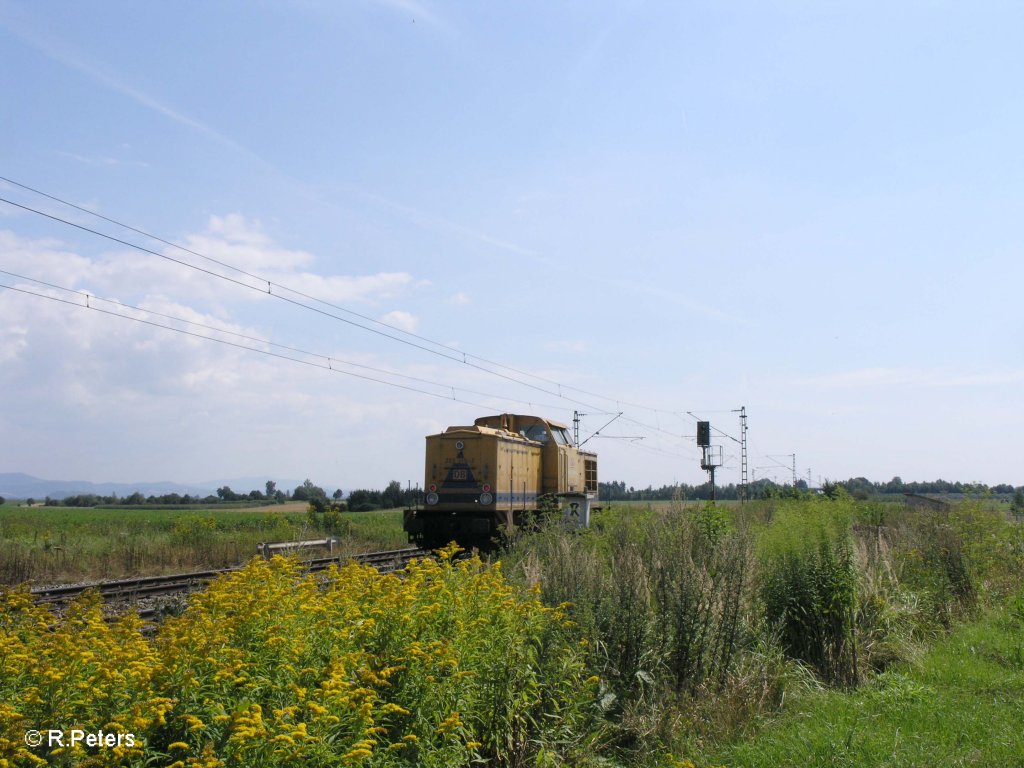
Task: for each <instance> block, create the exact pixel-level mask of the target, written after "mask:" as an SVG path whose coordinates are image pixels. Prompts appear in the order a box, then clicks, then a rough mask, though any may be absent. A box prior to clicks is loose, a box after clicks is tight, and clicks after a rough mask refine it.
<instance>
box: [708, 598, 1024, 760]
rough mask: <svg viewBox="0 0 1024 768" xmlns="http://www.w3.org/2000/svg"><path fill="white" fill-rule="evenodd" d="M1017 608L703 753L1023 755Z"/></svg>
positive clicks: (792, 705) (1023, 647) (790, 707)
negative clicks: (860, 684)
mask: <svg viewBox="0 0 1024 768" xmlns="http://www.w3.org/2000/svg"><path fill="white" fill-rule="evenodd" d="M1022 618H1024V613H1019V614H1017V615H1014V614H1013V613H1011V611H1010V610H1009V609H1005V608H1004V609H1000V610H993V611H991V612H989V613H988V614H986V615H985V616H984V617H983V618H981V619H979V620H977V621H974V622H972V623H970V624H967V625H963V626H961V627H960V628H958V629H957V630H956V631H955V632H954V633H953V634H952V635H950V636H948V637H947V638H945V639H943V640H941V641H939V642H938V643H936V644H935V645H934V646H933V647H932V648H931V649H930V650H929V651H928V652H927V653H926V654H925V655H924V656H923V657H922V658H921V659H920V661H919V662H918V663H917V664H914V665H909V664H901V665H897V666H894V667H893V668H891V669H890V670H888V671H886V672H885V673H883V674H881V675H878V676H877V677H876V678H875V679H874V680H872V681H871V683H869V684H868V685H866V686H864V687H863V688H861V689H858V690H856V691H854V692H843V691H836V690H828V691H825V690H819V691H813V692H810V693H805V694H803V695H801V696H798V697H797V698H796V699H795V700H792V701H790V702H789V703H788V704H787V705H786V706H785V707H784V709H783V711H782V713H781V714H780V715H779V716H777V717H775V718H771V719H766V720H765V721H763V722H761V723H760V724H759V725H758V727H757V728H756V729H754V730H753V732H751V733H749V734H748V735H747V736H746V737H745V738H744V739H742V740H741V741H738V742H736V743H734V744H732V745H730V746H728V747H725V748H719V749H712V750H709V751H708V753H707V754H705V755H703V756H702V759H703V760H708V761H709V762H714V763H724V764H726V765H729V766H749V767H750V768H755V767H757V766H801V768H803V766H850V767H851V768H852V767H853V766H857V768H862V767H868V768H869V767H870V766H886V767H887V768H900V767H901V766H906V767H907V768H909V767H910V766H1022V765H1024V621H1022Z"/></svg>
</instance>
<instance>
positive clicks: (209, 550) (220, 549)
mask: <svg viewBox="0 0 1024 768" xmlns="http://www.w3.org/2000/svg"><path fill="white" fill-rule="evenodd" d="M343 522H344V529H345V531H346V532H347V534H348V535H346V536H343V537H342V538H343V549H344V550H345V551H347V552H353V553H354V552H359V551H367V550H373V549H393V548H397V547H401V546H405V536H404V534H403V532H402V528H401V525H402V524H401V512H400V511H398V510H390V511H381V512H352V513H343ZM323 535H324V533H323V532H322V531H320V530H319V528H318V527H317V526H315V525H314V524H313V522H311V520H310V517H309V515H308V514H307V511H306V505H304V504H294V505H285V506H283V507H280V508H271V509H263V510H249V509H231V510H221V509H187V510H177V509H151V510H141V509H136V510H125V509H114V508H109V509H103V508H96V509H90V508H62V507H33V508H28V507H12V506H10V505H6V506H4V507H2V508H0V583H6V584H17V583H21V582H23V581H28V580H34V581H36V582H49V583H55V582H62V581H77V580H88V579H101V578H117V577H121V576H134V575H139V574H155V573H165V572H173V571H180V570H190V569H198V568H219V567H224V566H229V565H234V564H237V563H239V562H244V561H245V560H247V559H248V558H249V557H251V556H252V555H253V554H254V553H255V551H256V545H257V544H258V543H259V542H263V541H293V540H298V539H309V538H321V537H322V536H323Z"/></svg>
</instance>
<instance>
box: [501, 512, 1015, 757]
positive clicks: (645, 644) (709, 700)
mask: <svg viewBox="0 0 1024 768" xmlns="http://www.w3.org/2000/svg"><path fill="white" fill-rule="evenodd" d="M1022 553H1024V535H1022V533H1021V526H1020V525H1016V524H1014V523H1012V522H1010V521H1009V520H1008V519H1006V518H1005V516H1003V515H1002V514H1001V513H1000V512H999V511H998V510H994V509H992V508H991V507H989V506H987V505H985V504H980V503H978V504H976V503H972V502H968V503H965V504H962V505H959V506H957V507H954V508H952V509H950V510H947V511H938V512H935V511H926V512H921V511H916V510H910V509H906V508H905V507H903V506H902V505H898V504H892V503H886V504H880V503H876V502H863V501H855V500H853V499H850V498H849V497H845V496H842V495H840V496H839V497H837V498H835V499H826V498H803V499H775V500H770V501H767V502H764V503H754V504H748V505H746V506H745V507H742V508H736V507H732V508H723V507H721V506H718V507H715V506H710V505H702V506H685V505H683V504H680V503H676V504H674V505H672V506H671V507H668V508H657V509H655V508H652V507H646V508H641V507H637V506H634V507H632V508H623V507H617V508H615V509H612V510H608V509H606V510H605V511H603V512H601V513H599V514H597V515H595V518H594V524H593V526H592V529H591V530H589V531H584V532H572V531H566V530H563V529H562V528H561V527H560V526H559V525H558V524H553V525H551V526H548V527H544V528H542V529H541V530H540V531H538V532H535V533H532V534H530V535H527V536H524V537H522V538H520V539H519V540H517V541H516V542H515V543H514V545H513V547H512V549H511V550H510V551H509V552H506V553H504V554H503V555H502V558H503V562H504V565H505V566H506V568H507V571H508V572H509V573H510V574H513V575H515V576H516V577H517V578H520V579H522V580H523V581H524V582H525V583H527V584H530V585H535V586H537V588H539V589H540V591H541V595H542V596H543V597H544V599H545V601H546V602H548V603H549V604H551V605H559V604H568V608H567V610H568V612H569V615H570V616H571V617H572V619H573V621H574V622H576V624H577V625H578V628H579V631H580V633H581V635H582V636H583V638H584V639H585V642H586V643H587V644H588V646H589V647H590V648H591V657H590V662H589V663H590V666H591V669H592V670H593V671H594V673H595V674H596V675H598V676H599V677H600V678H601V680H602V696H601V698H600V705H601V708H602V710H603V712H604V714H605V717H606V718H608V720H609V721H610V722H612V723H614V725H615V727H614V729H613V733H614V737H613V743H614V745H615V746H616V748H617V749H619V750H620V751H621V752H622V753H623V754H628V755H631V756H632V757H631V758H630V759H641V756H642V755H645V754H647V755H650V754H651V753H652V752H651V751H652V750H656V749H660V748H670V749H674V750H686V749H690V748H694V747H698V746H699V745H701V744H707V743H712V742H714V741H716V740H722V739H729V738H734V737H736V736H737V735H739V734H741V733H742V732H743V730H744V729H745V728H747V727H748V726H749V725H750V724H751V723H752V722H754V721H755V720H756V719H757V717H758V716H759V715H761V714H765V713H768V712H772V711H774V710H775V709H776V708H777V707H778V706H779V705H780V703H781V702H782V701H783V699H784V695H785V692H786V691H787V690H788V689H795V690H806V689H813V688H815V687H820V686H825V687H829V686H835V687H839V688H844V689H849V688H853V687H856V686H858V685H861V684H863V682H864V681H865V680H869V679H871V677H872V675H874V674H877V673H879V672H881V671H884V670H886V669H888V668H890V667H891V666H892V665H894V664H898V663H900V662H902V661H907V660H912V659H917V658H920V657H921V655H922V653H923V652H924V650H925V648H926V647H927V645H928V644H929V643H931V642H934V641H935V640H936V638H937V637H938V636H939V635H941V634H943V633H945V632H947V631H948V630H949V628H950V627H952V626H954V625H955V624H956V623H958V622H959V621H961V620H962V619H965V618H969V617H970V616H972V615H973V614H974V612H975V611H977V610H978V609H979V607H981V606H984V605H989V604H992V603H993V602H994V601H998V600H999V599H1001V597H1002V596H1005V595H1006V594H1009V593H1010V591H1012V590H1013V589H1014V588H1017V589H1019V587H1020V584H1021V579H1022V574H1024V554H1022Z"/></svg>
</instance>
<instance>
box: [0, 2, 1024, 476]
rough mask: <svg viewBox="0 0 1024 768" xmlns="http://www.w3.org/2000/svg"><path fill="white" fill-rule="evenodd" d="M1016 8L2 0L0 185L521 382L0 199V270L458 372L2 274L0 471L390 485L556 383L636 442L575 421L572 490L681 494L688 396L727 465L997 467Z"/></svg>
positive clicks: (1010, 370) (956, 471) (1004, 445)
mask: <svg viewBox="0 0 1024 768" xmlns="http://www.w3.org/2000/svg"><path fill="white" fill-rule="evenodd" d="M1022 22H1024V8H1022V7H1021V6H1019V5H1018V4H1014V3H996V2H981V3H974V4H970V5H964V4H954V3H945V2H934V1H933V2H906V3H896V4H893V3H863V2H858V3H852V2H851V3H840V2H837V3H806V2H774V3H772V2H759V3H729V4H725V3H653V2H647V3H643V2H630V3H626V2H623V3H611V2H561V3H550V2H533V3H531V2H527V3H517V4H497V3H493V4H492V3H448V2H428V1H427V0H422V1H420V2H417V1H416V0H353V1H352V2H326V1H324V2H318V1H317V0H293V1H292V2H285V1H281V2H260V3H248V2H247V3H241V2H235V3H232V2H222V3H200V2H189V3H176V4H164V5H160V4H151V3H145V4H143V3H136V2H112V1H107V2H104V3H93V4H81V3H30V2H13V1H12V0H0V92H2V93H3V94H4V97H3V99H2V101H0V176H4V177H6V178H8V179H11V180H13V181H15V182H18V183H20V184H24V185H28V186H30V187H34V188H36V189H38V190H42V191H44V192H47V193H49V194H51V195H54V196H56V197H60V198H62V199H64V200H68V201H70V202H73V203H74V204H75V205H78V206H81V207H82V208H85V209H87V210H90V211H94V212H96V213H100V214H102V215H104V216H107V217H110V218H113V219H116V220H118V221H121V222H124V223H127V224H130V225H131V226H133V227H136V228H139V229H142V230H145V231H146V232H149V233H152V234H155V235H158V236H159V237H161V238H163V239H165V240H169V241H173V242H175V243H178V244H181V245H185V246H187V247H189V248H190V249H191V250H193V251H195V252H196V253H200V254H202V255H204V256H207V257H209V258H214V259H217V260H219V261H222V262H224V263H227V264H231V265H233V266H237V267H239V268H242V269H244V270H246V271H248V272H249V273H250V274H253V275H258V276H261V277H264V278H266V279H269V280H272V281H273V282H274V283H275V284H278V285H282V286H289V287H292V288H296V289H299V290H302V291H303V292H304V293H307V294H309V295H311V296H315V297H317V298H323V299H325V300H327V301H330V302H331V303H333V304H336V305H338V306H342V307H344V308H346V309H349V310H352V311H354V312H357V313H359V314H360V315H363V316H365V317H368V318H372V319H374V320H379V321H382V322H385V323H387V324H388V325H389V326H391V329H384V328H383V327H382V326H379V325H378V326H374V327H376V328H377V329H378V330H386V332H387V333H388V334H390V335H398V336H401V330H406V331H411V332H414V333H416V334H417V335H419V336H421V337H423V338H426V339H430V340H432V341H436V342H440V343H443V344H445V345H447V348H438V347H433V348H434V349H435V351H442V352H443V353H444V354H445V355H448V356H449V357H451V356H457V355H456V353H455V352H453V350H460V351H462V352H466V353H468V354H469V355H473V356H475V357H474V358H472V359H474V360H479V358H484V359H486V360H489V361H492V362H495V363H500V364H502V365H505V366H510V367H512V368H514V369H516V370H517V371H520V372H528V373H530V374H533V375H536V376H540V377H542V378H541V379H535V378H524V377H523V375H522V373H514V374H512V377H513V378H517V379H521V380H523V381H524V382H526V384H528V385H531V386H526V385H523V384H517V383H514V382H511V381H509V380H508V379H507V378H502V377H501V376H496V375H494V374H493V373H489V372H488V371H487V370H482V369H485V368H489V369H491V370H492V371H494V370H496V371H498V372H499V373H501V372H504V373H505V374H506V375H508V374H509V371H508V370H507V369H500V368H498V369H495V368H494V367H493V366H490V365H489V364H487V365H485V364H481V365H479V367H470V366H466V365H464V364H461V363H459V362H455V361H452V360H450V359H447V358H445V357H441V356H439V355H436V354H429V353H427V352H425V351H423V350H421V349H418V348H416V347H413V346H411V345H409V344H406V343H399V342H396V341H394V340H391V339H388V338H385V337H383V336H380V335H378V334H374V333H370V332H367V331H365V330H362V329H360V328H357V327H354V326H352V325H350V324H346V323H343V322H339V321H337V320H335V319H333V318H328V317H325V316H324V315H322V314H317V313H314V312H309V311H305V310H302V309H301V308H298V307H296V306H294V305H291V304H288V303H286V302H282V301H275V300H273V299H268V298H267V297H265V296H262V297H261V296H259V295H258V294H257V293H255V292H254V291H252V290H247V289H245V288H241V287H239V286H237V285H235V284H232V283H228V282H226V281H223V280H218V279H216V278H212V277H210V276H209V275H204V274H202V273H199V272H197V271H195V270H191V269H189V268H187V267H183V266H181V265H177V264H174V263H172V262H169V261H167V260H165V259H160V258H159V257H157V256H153V255H149V254H145V253H142V252H140V251H138V250H133V249H132V248H129V247H128V246H124V245H121V244H118V243H115V242H112V241H110V240H104V239H102V238H99V237H96V236H95V235H91V234H89V233H86V232H83V231H82V230H78V229H75V228H73V227H70V226H68V225H65V224H61V223H59V222H54V221H52V220H48V219H45V218H43V217H41V216H39V215H38V214H35V213H31V212H28V211H26V210H24V209H21V208H18V207H16V206H14V205H10V204H8V203H0V270H4V271H6V272H9V273H14V274H16V275H20V276H22V277H17V278H16V277H11V276H9V275H0V282H2V283H3V284H4V285H8V286H15V287H22V288H25V289H30V290H33V291H37V292H42V293H46V294H47V295H54V296H56V295H58V294H60V295H63V296H69V294H62V293H60V292H58V291H56V289H52V288H40V287H39V284H38V283H31V281H29V280H26V278H33V279H35V280H44V281H46V282H50V283H52V284H55V285H60V286H64V287H68V288H73V289H75V290H78V291H85V292H89V293H90V294H91V295H93V296H98V297H101V298H108V299H116V300H118V301H121V302H123V303H126V304H131V305H133V306H139V307H143V308H146V309H149V310H151V311H156V312H161V313H163V314H165V315H173V316H175V317H182V318H186V319H190V320H193V321H195V322H201V323H203V324H204V325H207V326H213V327H217V328H225V329H228V330H233V331H235V332H237V333H241V334H244V335H247V336H250V337H252V338H258V339H263V340H268V341H272V342H275V343H277V344H283V345H288V346H292V347H294V348H298V349H302V350H308V351H312V352H316V353H318V354H319V355H320V357H319V358H316V359H317V360H319V361H320V362H322V361H323V360H325V359H326V358H327V357H331V358H332V359H333V360H348V361H351V362H355V363H359V364H360V365H363V366H371V367H373V368H376V369H386V370H388V371H393V372H398V373H401V374H403V375H405V376H413V377H415V378H417V379H419V380H420V382H419V383H415V382H412V381H410V380H409V379H395V378H393V377H386V378H389V380H391V381H392V382H394V383H399V382H402V383H404V385H405V386H412V387H414V388H418V389H427V390H428V391H431V392H433V393H434V394H435V395H438V394H442V393H444V392H448V394H449V395H451V394H453V393H452V392H451V388H452V387H455V388H456V391H455V393H454V394H455V396H456V398H455V399H454V400H452V399H448V400H445V399H444V398H443V397H435V396H427V395H422V394H418V393H415V392H412V391H409V390H408V389H399V388H397V387H391V386H386V385H382V384H378V383H373V382H368V381H365V380H360V379H356V378H353V377H351V376H347V375H344V374H336V373H333V372H331V371H326V372H325V371H323V370H317V369H314V368H313V367H312V366H310V365H302V364H294V363H288V362H286V361H282V360H280V359H279V358H272V357H269V356H267V355H261V354H258V353H253V352H246V351H243V350H240V349H237V348H235V347H227V346H225V345H222V344H216V343H214V342H209V341H201V340H198V339H196V338H195V337H187V336H184V335H182V334H176V333H171V332H168V331H165V330H161V329H157V328H153V327H151V326H146V325H142V324H140V323H136V322H131V321H128V320H123V319H117V318H112V317H110V316H105V315H101V314H100V313H95V312H94V313H89V312H87V311H86V310H84V309H78V308H75V307H71V306H68V305H66V304H60V303H57V302H53V301H48V300H46V299H42V298H39V297H37V296H30V295H27V294H24V293H18V292H16V291H12V290H9V289H0V387H2V390H3V392H4V398H3V402H2V403H0V431H2V432H3V434H4V435H5V438H4V440H3V441H0V442H2V447H0V468H2V469H3V470H4V471H23V472H28V473H31V474H35V475H38V476H42V477H52V478H72V477H73V478H76V479H88V480H94V481H107V480H113V481H124V480H133V479H147V480H157V479H170V480H179V481H201V480H204V479H208V478H218V477H231V476H262V475H267V476H268V477H275V476H278V477H304V476H309V477H312V478H313V479H314V480H316V481H318V482H321V483H324V484H331V485H340V486H341V487H343V488H351V487H353V486H375V485H376V486H381V485H383V484H384V483H386V482H387V481H388V480H390V479H400V480H402V481H403V482H405V481H406V480H412V481H413V482H417V481H418V480H419V479H420V476H421V474H422V448H423V436H424V435H425V434H428V433H430V432H433V431H437V430H439V429H441V428H443V427H444V426H446V425H448V424H455V423H468V422H470V421H472V419H473V418H474V417H475V416H477V415H482V413H484V412H495V411H503V410H511V411H518V412H539V413H541V414H542V415H547V416H549V417H551V418H555V419H558V420H561V421H564V422H568V421H570V420H571V419H572V412H573V410H574V409H576V410H580V411H583V412H586V413H588V414H590V415H588V416H587V417H585V418H584V434H589V432H590V431H593V430H595V429H598V428H599V427H601V425H602V424H604V422H606V421H607V420H608V418H610V416H605V415H603V413H604V412H605V411H607V412H610V413H614V412H618V411H620V410H621V411H624V412H625V416H624V417H623V419H621V420H620V421H618V422H616V423H615V424H614V425H613V426H612V427H609V428H608V429H607V430H605V432H604V434H605V435H619V436H628V437H643V438H644V439H643V440H625V439H622V440H620V439H602V438H596V439H595V440H594V441H592V442H591V443H590V444H589V445H588V447H590V446H595V447H596V448H597V450H598V451H599V452H600V454H601V474H602V476H603V477H604V478H605V479H622V480H625V481H626V482H627V483H630V484H635V485H638V486H640V485H647V484H649V483H650V484H654V485H660V484H662V483H669V482H672V481H674V480H679V481H685V482H701V481H702V480H703V477H704V475H703V473H702V472H701V470H700V468H699V466H698V460H697V450H696V448H695V446H694V441H693V434H694V419H693V418H692V417H691V416H689V415H687V412H688V411H690V412H694V413H697V414H699V415H702V416H705V417H706V418H710V419H711V420H712V423H713V424H714V425H715V426H716V427H720V428H721V429H722V430H724V431H725V432H727V433H729V434H730V435H733V436H736V435H738V432H739V425H738V420H737V417H736V415H735V414H733V413H730V412H729V411H730V410H731V409H734V408H738V407H740V406H741V405H745V406H746V407H747V411H748V413H749V416H750V433H749V435H750V441H751V461H750V465H751V467H754V468H759V470H758V473H757V474H758V476H766V475H772V474H773V473H774V474H775V476H776V477H778V479H780V480H781V479H785V478H787V477H788V474H787V473H786V472H785V470H782V469H781V468H778V466H777V465H778V462H779V459H778V458H767V457H768V456H772V457H778V456H785V455H788V454H793V453H795V454H796V457H797V459H796V460H797V466H798V470H799V472H800V474H801V475H806V473H807V470H808V468H810V469H811V471H812V475H813V477H814V479H815V481H816V480H817V478H818V477H819V476H822V477H830V478H846V477H850V476H856V475H865V476H868V477H870V478H872V479H888V478H890V477H892V476H893V475H900V476H901V477H903V478H904V479H933V478H937V477H943V478H947V479H959V480H965V481H969V480H971V481H982V482H989V483H995V482H1012V483H1015V484H1020V483H1022V482H1024V479H1022V477H1021V472H1020V469H1019V463H1018V461H1017V451H1016V447H1017V446H1016V443H1017V436H1018V435H1019V434H1020V427H1021V421H1022V416H1021V408H1020V405H1021V398H1020V396H1019V392H1020V391H1021V385H1022V383H1024V363H1022V354H1021V353H1022V335H1024V334H1022V327H1024V321H1022V320H1021V313H1020V309H1019V307H1020V302H1019V301H1018V295H1019V293H1020V286H1021V278H1022V276H1024V275H1022V273H1024V266H1022V263H1024V262H1022V259H1021V255H1022V254H1021V250H1022V238H1021V234H1022V233H1021V229H1022V223H1021V222H1022V221H1024V217H1022V216H1021V215H1020V205H1021V200H1022V199H1024V195H1022V192H1024V189H1022V186H1024V149H1022V146H1024V145H1022V144H1021V142H1020V136H1021V135H1022V128H1024V125H1022V122H1024V121H1022V117H1024V106H1022V105H1024V98H1022V97H1024V93H1022V90H1024V80H1022V79H1021V78H1020V77H1019V73H1020V72H1021V71H1024V67H1022V64H1024V61H1022V59H1024V53H1022V50H1021V47H1020V45H1019V37H1020V31H1021V29H1022ZM0 197H3V198H5V199H7V200H10V201H11V202H13V203H17V204H20V205H24V206H29V207H32V208H35V209H38V210H40V211H44V212H46V213H50V214H52V215H55V216H59V217H61V218H65V219H67V220H69V221H73V222H75V223H78V224H81V225H83V226H88V227H90V228H93V229H99V230H102V231H104V232H106V233H108V234H111V235H113V236H115V237H119V238H121V239H124V240H129V241H131V242H133V243H137V244H139V245H143V246H144V247H146V248H149V249H150V250H153V251H157V252H158V253H161V254H164V255H168V256H170V255H174V256H175V258H182V259H185V260H189V261H192V262H196V263H200V262H201V260H200V259H199V258H198V257H196V256H194V255H190V254H186V253H184V252H181V251H176V250H174V249H173V248H171V247H170V246H167V245H165V244H163V243H160V242H157V241H153V240H149V239H147V238H145V237H143V236H141V235H138V234H136V233H133V232H130V231H126V230H123V229H120V228H118V227H116V226H114V225H112V224H110V223H109V222H104V221H102V220H100V219H96V218H94V217H90V216H89V215H87V214H86V213H84V212H82V211H79V210H76V209H72V208H68V207H67V206H63V205H60V204H58V203H56V202H54V201H53V200H49V199H46V198H43V197H40V196H39V195H37V194H34V193H32V192H30V191H28V190H26V189H24V188H22V187H19V186H17V185H15V184H10V183H4V182H0ZM202 263H203V264H204V265H205V266H207V267H209V266H211V265H210V263H209V262H202ZM234 274H236V275H237V273H234ZM76 300H77V299H76ZM332 312H334V313H335V314H343V313H340V312H337V311H334V310H332ZM137 316H138V317H142V316H141V315H137ZM149 317H150V319H152V316H149ZM346 317H349V318H350V319H352V316H350V315H346ZM359 322H360V323H363V324H366V323H367V322H368V321H365V320H360V321H359ZM179 327H181V328H186V327H188V328H191V329H192V330H193V331H196V330H197V327H196V326H180V325H179ZM395 329H398V330H395ZM204 332H206V331H204ZM221 338H227V337H223V336H222V337H221ZM234 338H236V340H237V337H234ZM403 338H404V339H405V340H406V341H412V340H413V339H412V337H408V336H405V337H403ZM417 343H419V342H417ZM257 346H260V348H261V349H263V350H264V351H272V350H273V349H278V348H274V347H268V346H266V345H265V344H257ZM428 346H429V345H428ZM307 362H308V360H307ZM331 367H334V363H331ZM339 367H343V366H339ZM348 370H349V371H352V372H357V371H362V373H363V374H367V371H368V369H367V368H361V369H356V368H351V367H350V368H348ZM374 375H375V376H376V375H377V374H374ZM425 381H429V382H434V383H433V384H429V385H428V384H426V383H423V382H425ZM572 388H575V389H572ZM541 390H543V391H541ZM579 390H585V391H586V392H587V393H589V394H586V395H584V394H582V393H581V392H580V391H579ZM471 393H472V394H471ZM559 395H561V396H559ZM598 396H600V397H598ZM463 400H468V401H471V402H470V403H465V402H459V401H463ZM722 440H723V446H724V449H725V454H726V457H727V467H726V468H725V469H724V470H723V471H722V473H721V474H720V477H721V478H722V479H724V480H725V481H727V482H728V481H734V480H736V479H738V446H737V445H736V444H735V443H734V442H733V441H732V440H730V439H728V438H722ZM782 461H783V462H784V463H787V464H788V462H789V460H788V459H782ZM772 467H775V468H776V469H775V470H773V469H771V468H772Z"/></svg>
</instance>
